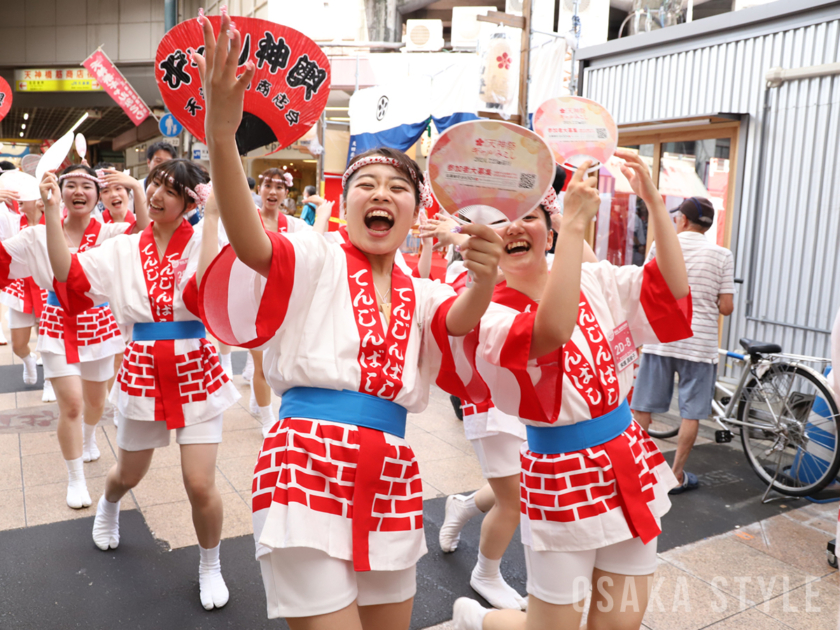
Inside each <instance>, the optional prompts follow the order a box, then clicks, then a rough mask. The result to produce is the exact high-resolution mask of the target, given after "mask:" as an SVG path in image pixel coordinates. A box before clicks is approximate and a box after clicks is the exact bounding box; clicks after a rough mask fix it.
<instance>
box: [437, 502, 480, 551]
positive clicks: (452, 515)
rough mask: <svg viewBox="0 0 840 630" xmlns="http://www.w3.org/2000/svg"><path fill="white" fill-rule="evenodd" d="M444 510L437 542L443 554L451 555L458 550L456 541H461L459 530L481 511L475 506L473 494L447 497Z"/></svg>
mask: <svg viewBox="0 0 840 630" xmlns="http://www.w3.org/2000/svg"><path fill="white" fill-rule="evenodd" d="M445 509H446V512H445V514H444V517H443V525H441V526H440V534H439V536H438V542H439V543H440V548H441V550H442V551H443V552H444V553H451V552H453V551H455V550H456V549H457V548H458V541H460V540H461V530H462V529H463V528H464V525H466V524H467V521H469V520H470V519H471V518H472V517H473V516H478V515H479V514H481V510H479V509H478V507H477V506H476V504H475V492H473V493H472V494H471V495H469V496H466V495H463V494H453V495H450V496H448V497H447V498H446V508H445Z"/></svg>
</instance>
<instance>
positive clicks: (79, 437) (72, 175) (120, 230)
mask: <svg viewBox="0 0 840 630" xmlns="http://www.w3.org/2000/svg"><path fill="white" fill-rule="evenodd" d="M44 177H45V178H46V179H47V180H49V181H50V182H52V183H53V184H54V185H53V186H52V187H51V188H50V191H51V197H50V198H49V199H48V200H47V199H44V193H43V191H42V200H43V201H44V204H45V206H49V207H51V208H54V209H55V212H56V220H55V221H56V225H55V227H56V230H57V236H56V238H57V239H59V240H60V241H61V243H62V244H63V246H64V248H65V249H67V248H70V249H71V250H72V251H74V252H77V251H78V252H83V251H88V250H91V249H94V248H96V247H97V246H99V245H101V244H102V243H104V242H106V241H107V240H109V239H112V238H113V237H116V236H120V235H122V234H124V233H125V232H126V230H129V231H130V230H132V229H133V227H134V226H128V225H126V224H123V223H112V224H107V225H105V224H102V223H100V222H99V221H97V220H96V219H94V218H93V217H91V212H93V209H94V208H95V207H96V203H97V202H98V200H99V188H100V185H101V182H100V180H99V178H98V177H97V176H96V172H95V171H94V170H93V169H91V168H90V167H88V166H83V165H75V166H68V167H67V168H66V169H65V170H64V172H63V173H62V174H61V176H59V177H56V176H55V175H54V174H52V173H48V174H46V175H45V176H44ZM60 202H63V205H64V207H65V208H66V216H65V217H64V218H62V217H61V216H59V214H60ZM141 220H143V221H146V220H147V219H146V218H145V217H144V218H142V219H140V218H138V225H139V222H140V221H141ZM27 276H32V279H33V280H34V281H35V283H36V284H37V285H38V286H39V287H40V288H41V289H44V290H46V291H49V294H48V298H47V303H46V305H45V306H44V309H43V312H42V314H41V321H40V326H39V332H38V350H39V351H40V352H41V357H42V358H43V360H44V377H45V378H46V379H49V380H50V382H51V383H52V385H53V389H54V390H55V395H56V398H57V399H58V411H59V415H58V442H59V445H60V446H61V453H62V456H63V457H64V459H65V461H66V464H67V470H68V477H69V482H68V487H67V505H69V506H70V507H71V508H75V509H79V508H83V507H88V506H90V504H91V499H90V494H89V493H88V490H87V484H86V483H85V475H84V469H83V462H85V461H95V460H97V459H99V449H98V447H97V446H96V438H95V435H96V433H95V430H96V425H97V423H98V422H99V419H100V418H101V417H102V411H103V409H104V406H105V397H106V395H107V393H108V390H107V385H108V380H109V379H110V378H111V376H113V374H114V358H113V357H114V355H115V354H118V353H122V352H123V350H125V344H124V343H123V339H122V336H121V335H120V331H119V328H118V327H117V323H116V321H115V320H114V315H113V313H112V311H111V309H110V308H109V306H108V304H107V303H105V302H106V300H100V301H99V302H95V303H93V304H90V305H89V308H88V309H86V310H85V312H84V313H82V312H74V313H72V314H71V313H67V312H66V311H65V310H64V308H63V307H62V306H61V304H60V302H59V299H58V297H57V295H56V294H55V293H54V290H53V278H54V276H53V271H52V268H51V266H50V261H49V254H48V249H47V226H46V225H43V224H42V225H36V226H33V227H30V228H27V229H26V230H23V231H22V232H20V233H19V234H18V235H17V236H14V237H12V238H10V239H7V240H6V241H4V242H3V243H2V245H0V285H4V286H5V285H6V284H8V283H9V282H11V280H13V279H15V278H25V277H27ZM83 418H84V422H82V419H83Z"/></svg>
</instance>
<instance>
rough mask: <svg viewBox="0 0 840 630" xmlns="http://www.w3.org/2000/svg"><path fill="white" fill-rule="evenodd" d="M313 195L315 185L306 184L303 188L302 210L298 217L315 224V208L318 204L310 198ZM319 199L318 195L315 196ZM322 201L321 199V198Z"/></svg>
mask: <svg viewBox="0 0 840 630" xmlns="http://www.w3.org/2000/svg"><path fill="white" fill-rule="evenodd" d="M314 195H315V186H307V187H306V188H304V189H303V210H301V213H300V218H301V219H303V220H304V221H306V222H307V223H308V224H309V225H315V209H316V208H317V207H318V206H319V205H320V204H319V203H315V201H313V200H312V197H313V196H314ZM317 199H320V197H317ZM321 203H323V200H321Z"/></svg>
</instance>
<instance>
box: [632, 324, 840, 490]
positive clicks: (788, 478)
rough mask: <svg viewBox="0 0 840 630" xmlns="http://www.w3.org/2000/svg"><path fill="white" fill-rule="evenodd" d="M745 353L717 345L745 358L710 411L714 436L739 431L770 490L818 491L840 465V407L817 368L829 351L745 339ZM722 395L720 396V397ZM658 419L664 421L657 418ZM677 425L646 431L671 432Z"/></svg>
mask: <svg viewBox="0 0 840 630" xmlns="http://www.w3.org/2000/svg"><path fill="white" fill-rule="evenodd" d="M740 343H741V346H742V347H743V348H744V350H745V354H739V353H737V352H730V351H727V350H719V352H720V355H721V357H726V358H728V359H734V360H736V361H738V362H740V363H741V364H742V370H741V374H740V377H739V379H738V381H737V382H736V384H735V388H734V389H731V386H730V385H729V384H727V383H724V382H722V381H720V380H718V382H717V383H716V384H715V389H716V392H717V394H718V395H717V396H716V397H715V400H714V401H713V402H712V416H713V418H714V420H715V422H717V424H718V425H719V426H720V427H721V428H720V430H718V431H715V441H716V442H718V443H725V442H730V441H732V437H733V435H734V434H735V433H737V434H739V435H740V436H741V444H742V446H743V448H744V454H745V455H746V456H747V461H748V462H749V464H750V466H751V467H752V469H753V470H754V471H755V473H756V474H757V475H758V477H759V479H761V480H762V481H763V482H764V483H766V484H767V492H765V494H764V499H766V498H767V495H768V494H769V492H770V490H771V489H773V490H776V491H777V492H780V493H781V494H785V495H788V496H794V497H804V496H810V495H813V494H814V493H816V492H819V491H820V490H822V489H823V488H825V487H826V486H827V485H828V484H830V483H831V482H832V481H834V479H835V478H836V477H837V472H838V469H840V443H839V441H838V436H839V435H840V411H838V407H837V403H836V401H835V398H834V395H833V392H832V390H831V386H830V385H829V384H828V381H827V380H826V379H825V377H823V375H822V374H820V373H819V372H818V371H817V370H815V369H813V368H811V367H809V366H808V365H806V364H807V363H816V364H823V365H826V364H827V363H828V361H827V360H826V359H819V358H815V357H806V356H799V355H793V354H783V353H782V348H781V346H779V345H778V344H775V343H763V342H760V341H753V340H751V339H741V340H740ZM718 399H719V400H718ZM660 426H661V424H660ZM678 432H679V427H677V428H668V429H667V430H662V429H658V428H657V427H655V426H654V424H653V423H651V428H650V429H649V430H648V433H649V434H650V435H651V436H653V437H658V438H668V437H673V436H675V435H676V434H677V433H678Z"/></svg>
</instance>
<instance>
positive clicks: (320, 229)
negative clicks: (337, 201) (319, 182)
mask: <svg viewBox="0 0 840 630" xmlns="http://www.w3.org/2000/svg"><path fill="white" fill-rule="evenodd" d="M313 197H315V195H313V196H312V197H310V199H312V198H313ZM318 199H320V197H318ZM332 209H333V202H332V201H321V203H320V204H319V205H318V207H317V208H315V224H314V225H313V226H312V229H313V230H315V231H316V232H317V233H318V234H326V233H327V232H328V231H329V227H330V217H331V216H332Z"/></svg>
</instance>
